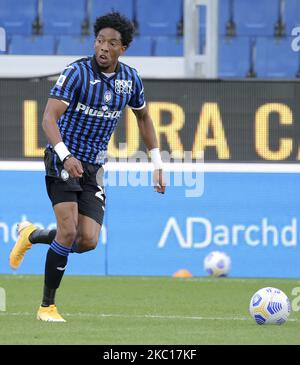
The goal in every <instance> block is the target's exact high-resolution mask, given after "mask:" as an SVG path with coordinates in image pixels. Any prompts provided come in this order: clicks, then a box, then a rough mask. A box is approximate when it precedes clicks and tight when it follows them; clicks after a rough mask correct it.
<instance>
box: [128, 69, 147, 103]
mask: <svg viewBox="0 0 300 365" xmlns="http://www.w3.org/2000/svg"><path fill="white" fill-rule="evenodd" d="M145 105H146V102H145V95H144V86H143V82H142V80H141V78H140V77H139V75H138V74H137V73H136V74H135V88H134V90H133V93H132V96H131V98H130V100H129V102H128V106H129V107H130V108H131V109H135V110H138V109H143V108H144V107H145Z"/></svg>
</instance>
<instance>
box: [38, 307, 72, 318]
mask: <svg viewBox="0 0 300 365" xmlns="http://www.w3.org/2000/svg"><path fill="white" fill-rule="evenodd" d="M36 318H37V319H38V320H40V321H44V322H66V320H65V319H63V317H62V316H61V315H60V314H59V313H58V311H57V308H56V305H55V304H52V305H49V307H42V306H41V307H40V308H39V310H38V312H37V316H36Z"/></svg>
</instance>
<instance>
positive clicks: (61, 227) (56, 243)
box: [37, 202, 78, 322]
mask: <svg viewBox="0 0 300 365" xmlns="http://www.w3.org/2000/svg"><path fill="white" fill-rule="evenodd" d="M54 212H55V215H56V220H57V233H56V236H55V238H54V240H53V242H52V243H51V245H50V247H49V250H48V253H47V257H46V263H45V281H44V292H43V299H42V304H41V306H40V308H39V310H38V314H37V318H38V319H40V320H43V321H52V322H64V319H63V318H62V317H61V316H60V315H59V314H58V312H57V309H56V306H55V294H56V290H57V289H58V288H59V285H60V282H61V280H62V277H63V275H64V272H65V269H66V266H67V262H68V255H69V253H70V250H71V246H72V243H73V242H74V240H75V237H76V232H77V225H78V206H77V203H76V202H62V203H58V204H56V205H54Z"/></svg>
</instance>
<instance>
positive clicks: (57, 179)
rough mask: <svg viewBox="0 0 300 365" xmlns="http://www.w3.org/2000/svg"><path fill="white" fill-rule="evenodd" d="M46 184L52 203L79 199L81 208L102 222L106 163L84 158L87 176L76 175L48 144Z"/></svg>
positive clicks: (46, 151)
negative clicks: (70, 172)
mask: <svg viewBox="0 0 300 365" xmlns="http://www.w3.org/2000/svg"><path fill="white" fill-rule="evenodd" d="M44 163H45V169H46V187H47V193H48V196H49V198H50V200H51V202H52V205H53V206H54V205H55V204H58V203H63V202H76V203H78V212H79V213H80V214H82V215H85V216H87V217H90V218H92V219H94V220H95V221H96V222H97V223H99V224H100V225H102V222H103V216H104V210H105V198H106V197H105V192H104V187H103V167H102V166H101V165H92V164H89V163H86V162H81V163H82V167H83V170H84V172H83V176H82V177H81V178H72V177H69V176H68V173H67V171H66V170H64V167H63V165H62V163H61V161H60V160H59V158H58V156H57V154H56V153H55V152H54V151H53V150H52V149H50V148H46V150H45V155H44Z"/></svg>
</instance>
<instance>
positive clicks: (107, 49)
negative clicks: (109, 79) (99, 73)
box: [94, 28, 126, 72]
mask: <svg viewBox="0 0 300 365" xmlns="http://www.w3.org/2000/svg"><path fill="white" fill-rule="evenodd" d="M94 48H95V55H96V60H97V62H98V65H99V66H100V67H101V68H102V69H103V71H105V72H114V70H115V68H116V65H117V63H118V58H119V57H120V56H121V55H122V54H123V53H124V52H125V49H126V47H125V46H123V45H122V40H121V34H120V33H119V32H118V31H117V30H115V29H112V28H104V29H101V30H100V31H99V33H98V35H97V37H96V39H95V43H94Z"/></svg>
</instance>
